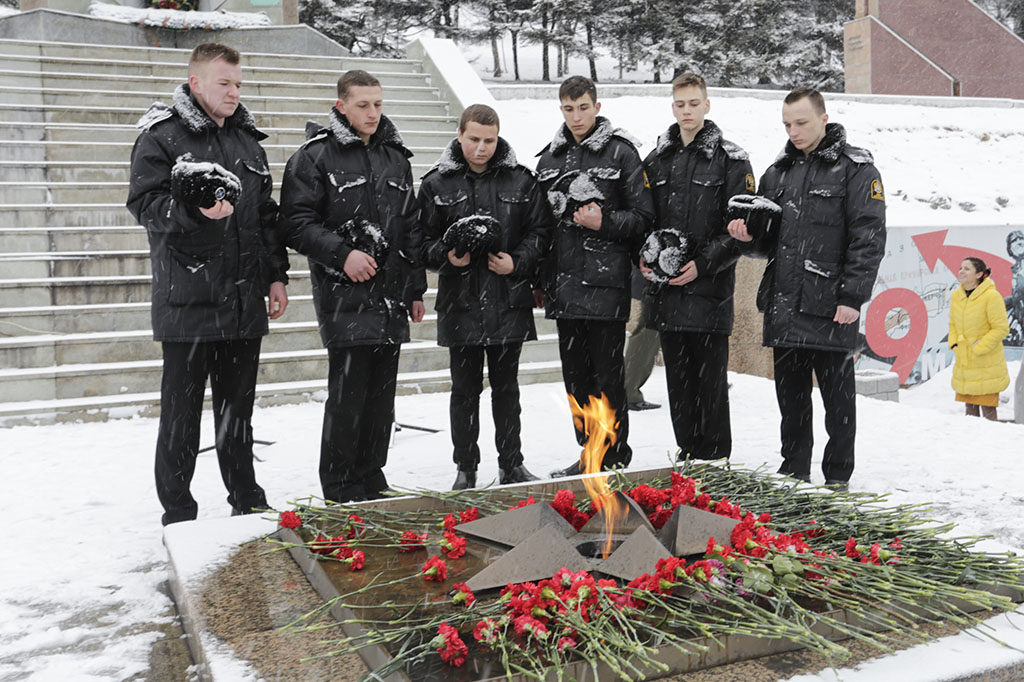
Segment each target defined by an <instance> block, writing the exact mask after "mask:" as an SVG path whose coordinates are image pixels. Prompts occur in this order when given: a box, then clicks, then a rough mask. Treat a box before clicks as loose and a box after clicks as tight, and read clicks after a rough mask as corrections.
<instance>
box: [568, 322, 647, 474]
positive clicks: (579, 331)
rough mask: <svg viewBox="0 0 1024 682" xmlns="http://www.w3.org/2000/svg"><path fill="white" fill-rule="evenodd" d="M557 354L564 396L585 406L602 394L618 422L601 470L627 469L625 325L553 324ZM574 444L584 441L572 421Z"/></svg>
mask: <svg viewBox="0 0 1024 682" xmlns="http://www.w3.org/2000/svg"><path fill="white" fill-rule="evenodd" d="M557 325H558V354H559V356H560V357H561V360H562V380H563V381H564V382H565V390H566V392H567V393H568V394H569V395H571V396H573V397H574V398H576V402H578V403H579V404H580V405H586V404H587V403H588V402H589V400H590V398H591V396H593V397H595V398H597V397H600V396H601V394H604V395H605V397H606V398H607V399H608V401H609V403H611V407H612V409H613V410H615V416H616V418H617V419H618V421H619V427H618V429H616V442H615V445H613V446H612V447H611V448H609V449H608V452H607V453H605V456H604V462H603V467H604V468H611V467H616V466H627V465H628V464H629V462H630V460H631V459H632V458H633V451H632V450H631V449H630V447H629V444H628V442H627V438H628V437H629V413H628V412H627V408H626V373H625V368H624V362H623V355H622V351H623V348H624V347H625V345H626V325H625V323H624V322H621V321H618V322H616V321H609V320H565V319H560V320H558V321H557ZM573 427H574V428H575V429H576V442H577V443H579V444H580V445H583V444H584V443H586V441H587V436H586V434H585V433H584V431H583V429H582V428H581V427H582V424H580V423H579V422H578V421H577V420H575V419H574V420H573Z"/></svg>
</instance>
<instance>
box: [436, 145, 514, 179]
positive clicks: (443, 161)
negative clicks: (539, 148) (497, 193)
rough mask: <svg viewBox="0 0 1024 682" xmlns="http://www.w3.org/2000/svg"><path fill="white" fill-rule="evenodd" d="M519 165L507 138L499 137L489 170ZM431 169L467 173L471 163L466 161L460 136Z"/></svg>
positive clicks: (446, 173) (454, 173)
mask: <svg viewBox="0 0 1024 682" xmlns="http://www.w3.org/2000/svg"><path fill="white" fill-rule="evenodd" d="M518 165H519V162H518V161H517V160H516V153H515V151H513V149H512V145H510V144H509V143H508V142H507V141H506V140H505V138H503V137H499V138H498V147H497V149H495V150H494V156H492V157H491V160H490V162H489V163H488V164H487V170H496V169H498V168H508V169H512V168H515V167H516V166H518ZM431 170H435V171H437V172H438V173H440V174H441V175H457V174H459V173H465V172H466V171H467V170H469V163H467V162H466V157H465V156H464V155H463V154H462V145H461V144H459V138H457V137H456V138H455V139H454V140H452V141H451V142H449V143H448V146H447V147H445V150H444V151H443V152H442V153H441V158H439V159H438V160H437V163H435V164H434V167H433V168H431Z"/></svg>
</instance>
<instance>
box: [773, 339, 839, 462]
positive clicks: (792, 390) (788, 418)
mask: <svg viewBox="0 0 1024 682" xmlns="http://www.w3.org/2000/svg"><path fill="white" fill-rule="evenodd" d="M774 355H775V395H776V397H777V398H778V400H779V412H780V413H781V415H782V427H781V434H782V460H783V461H782V467H781V468H780V469H779V473H781V474H791V475H794V476H807V475H810V473H811V449H812V447H813V445H814V424H813V419H812V414H811V372H812V371H813V372H814V376H816V377H817V378H818V389H819V390H820V391H821V400H822V402H823V403H824V405H825V431H826V432H827V433H828V443H826V444H825V457H824V460H823V461H822V464H821V470H822V472H823V473H824V474H825V480H826V481H849V480H850V476H851V475H852V474H853V452H854V440H855V438H856V435H857V385H856V382H855V379H854V374H853V357H852V356H851V355H850V354H849V353H846V352H844V351H825V350H810V349H805V348H799V349H798V348H775V349H774Z"/></svg>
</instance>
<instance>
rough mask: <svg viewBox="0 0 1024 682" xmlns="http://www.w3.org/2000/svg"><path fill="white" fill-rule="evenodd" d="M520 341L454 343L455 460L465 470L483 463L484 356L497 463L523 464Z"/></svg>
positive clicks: (452, 412)
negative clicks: (485, 344)
mask: <svg viewBox="0 0 1024 682" xmlns="http://www.w3.org/2000/svg"><path fill="white" fill-rule="evenodd" d="M522 350H523V344H521V343H509V344H505V345H498V346H451V347H450V348H449V349H448V354H449V357H450V358H451V372H452V395H451V402H450V403H449V413H450V415H451V422H452V445H453V446H454V450H453V454H452V459H454V460H455V464H457V465H458V467H459V470H460V471H476V469H477V466H478V465H479V464H480V447H479V446H478V445H477V438H478V437H479V435H480V393H481V392H482V391H483V387H484V356H485V355H486V357H487V379H488V381H489V382H490V384H491V415H492V417H493V418H494V446H495V447H496V448H497V450H498V466H499V467H500V468H501V469H503V470H506V471H507V470H509V469H514V468H516V467H517V466H520V465H521V464H522V463H523V454H522V443H521V441H520V437H519V434H520V431H521V424H520V419H519V415H520V413H521V412H522V410H521V408H520V406H519V354H520V353H521V352H522Z"/></svg>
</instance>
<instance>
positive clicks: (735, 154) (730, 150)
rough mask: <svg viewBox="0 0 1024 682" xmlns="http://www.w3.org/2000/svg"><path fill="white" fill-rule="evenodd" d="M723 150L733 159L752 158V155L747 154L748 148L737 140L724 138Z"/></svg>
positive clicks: (743, 159)
mask: <svg viewBox="0 0 1024 682" xmlns="http://www.w3.org/2000/svg"><path fill="white" fill-rule="evenodd" d="M722 150H723V151H725V154H726V156H728V157H729V158H730V159H732V160H733V161H749V160H750V155H749V154H747V150H746V149H744V148H743V147H741V146H739V145H738V144H736V143H735V142H730V141H729V140H722Z"/></svg>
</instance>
